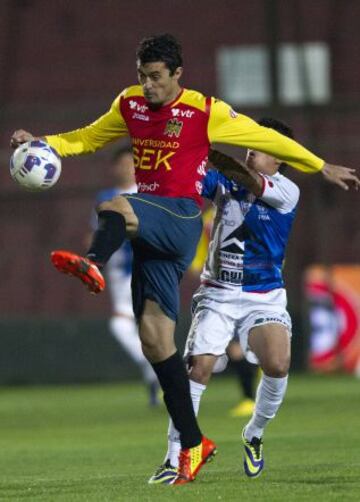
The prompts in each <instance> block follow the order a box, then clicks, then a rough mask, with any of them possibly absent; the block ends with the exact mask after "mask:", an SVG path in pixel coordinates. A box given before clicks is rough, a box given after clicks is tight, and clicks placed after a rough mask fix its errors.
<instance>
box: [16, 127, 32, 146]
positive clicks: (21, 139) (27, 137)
mask: <svg viewBox="0 0 360 502" xmlns="http://www.w3.org/2000/svg"><path fill="white" fill-rule="evenodd" d="M33 139H36V138H35V137H34V136H33V135H32V134H31V133H30V132H28V131H24V129H19V130H18V131H15V132H14V134H13V135H12V136H11V140H10V146H11V148H17V147H18V146H19V145H22V144H23V143H26V142H27V141H32V140H33Z"/></svg>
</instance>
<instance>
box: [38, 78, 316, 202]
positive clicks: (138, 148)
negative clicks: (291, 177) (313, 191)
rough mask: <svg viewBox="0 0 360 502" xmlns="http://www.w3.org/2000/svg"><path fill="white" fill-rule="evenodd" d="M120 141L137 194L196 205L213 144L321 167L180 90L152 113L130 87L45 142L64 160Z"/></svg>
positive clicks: (214, 103)
mask: <svg viewBox="0 0 360 502" xmlns="http://www.w3.org/2000/svg"><path fill="white" fill-rule="evenodd" d="M123 136H130V137H131V141H132V144H133V152H134V160H135V167H136V170H135V172H136V181H137V184H138V191H139V192H140V193H151V194H154V195H160V196H164V197H189V198H192V199H195V200H196V201H197V202H200V201H201V195H200V194H201V190H202V183H201V181H202V179H203V177H204V175H205V166H206V163H207V155H208V150H209V145H210V143H212V142H217V143H227V144H231V145H235V146H241V147H247V148H252V149H254V150H260V151H263V152H265V153H268V154H270V155H273V156H275V157H277V158H279V159H280V160H283V161H284V162H286V163H288V164H289V165H291V166H293V167H295V168H296V169H299V170H301V171H304V172H317V171H319V170H321V169H322V167H323V165H324V161H323V160H321V159H320V158H318V157H316V156H315V155H314V154H312V153H311V152H309V151H308V150H306V149H305V148H304V147H302V146H300V145H299V144H298V143H296V142H295V141H293V140H291V139H290V138H287V137H285V136H283V135H281V134H279V133H278V132H276V131H274V130H273V129H269V128H266V127H261V126H259V125H258V124H257V123H256V122H255V121H253V120H252V119H250V118H249V117H246V116H245V115H241V114H238V113H235V112H234V111H233V110H232V109H231V107H230V106H229V105H227V104H226V103H224V102H223V101H219V100H216V99H215V98H209V97H205V96H204V95H202V94H201V93H199V92H197V91H193V90H189V89H182V90H181V92H180V93H179V95H178V96H177V98H176V99H175V100H174V101H173V102H172V103H170V104H168V105H165V106H162V107H160V108H157V109H151V108H150V107H149V105H148V103H147V102H146V101H145V98H144V95H143V92H142V88H141V86H140V85H135V86H131V87H129V88H127V89H125V90H124V91H123V92H122V93H121V94H120V95H119V96H118V97H117V98H116V99H115V100H114V102H113V104H112V105H111V108H110V110H109V111H108V112H107V113H105V115H103V116H101V117H100V118H99V119H97V120H96V121H95V122H93V123H92V124H90V125H88V126H86V127H83V128H81V129H77V130H75V131H71V132H67V133H63V134H58V135H53V136H46V141H47V142H48V143H49V144H50V145H51V146H52V147H53V148H55V149H56V150H57V151H58V153H59V155H60V156H62V157H66V156H68V155H79V154H83V153H90V152H94V151H96V150H98V149H99V148H102V147H103V146H105V145H106V144H108V143H110V142H112V141H114V140H116V139H118V138H121V137H123Z"/></svg>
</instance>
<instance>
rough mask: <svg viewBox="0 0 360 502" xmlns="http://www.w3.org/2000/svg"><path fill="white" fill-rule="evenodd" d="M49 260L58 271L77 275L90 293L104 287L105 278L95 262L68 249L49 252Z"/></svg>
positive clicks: (95, 292) (99, 291) (94, 292)
mask: <svg viewBox="0 0 360 502" xmlns="http://www.w3.org/2000/svg"><path fill="white" fill-rule="evenodd" d="M51 262H52V264H53V265H54V267H55V268H57V269H58V270H59V272H63V273H64V274H68V275H73V276H74V277H78V278H79V279H80V280H81V281H82V282H83V283H84V284H85V286H87V288H88V289H89V290H90V292H91V293H93V294H95V295H96V294H97V293H101V291H103V290H104V289H105V279H104V277H103V275H102V274H101V272H100V270H99V269H98V267H97V266H96V264H95V263H93V262H92V261H90V260H88V259H87V258H83V257H82V256H78V255H77V254H75V253H71V252H70V251H62V250H57V251H53V252H52V253H51Z"/></svg>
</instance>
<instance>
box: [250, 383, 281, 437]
mask: <svg viewBox="0 0 360 502" xmlns="http://www.w3.org/2000/svg"><path fill="white" fill-rule="evenodd" d="M287 381H288V377H287V376H286V377H283V378H273V377H269V376H267V375H263V376H262V378H261V380H260V383H259V386H258V388H257V391H256V400H255V411H254V413H253V416H252V417H251V419H250V421H249V423H248V424H247V425H246V427H245V433H244V434H245V437H246V439H247V440H248V441H251V440H252V438H253V437H257V438H261V437H262V436H263V434H264V429H265V427H266V425H267V423H268V422H269V421H270V420H271V419H272V418H274V417H275V415H276V413H277V411H278V409H279V408H280V405H281V403H282V402H283V399H284V396H285V392H286V387H287Z"/></svg>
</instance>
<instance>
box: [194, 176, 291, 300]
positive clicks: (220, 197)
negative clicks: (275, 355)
mask: <svg viewBox="0 0 360 502" xmlns="http://www.w3.org/2000/svg"><path fill="white" fill-rule="evenodd" d="M262 178H263V193H262V195H261V196H260V197H259V198H256V197H255V195H253V194H252V193H251V192H249V191H248V190H246V189H245V188H244V187H242V186H241V185H238V184H237V183H235V182H233V181H231V180H229V179H228V178H226V177H225V176H224V175H223V174H221V173H220V172H219V171H217V170H209V171H208V173H207V175H206V177H205V180H204V183H203V192H202V195H203V197H206V198H208V199H210V200H212V201H213V203H214V204H215V206H216V215H215V220H214V225H213V228H212V233H211V237H210V244H209V251H208V257H207V260H206V263H205V266H204V269H203V271H202V274H201V280H202V281H203V282H205V283H207V284H210V285H211V284H214V285H215V286H221V287H225V288H230V289H233V288H237V287H241V288H242V290H243V291H248V292H252V291H253V292H256V291H258V292H264V291H270V290H272V289H275V288H282V287H283V286H284V282H283V277H282V264H283V260H284V255H285V248H286V245H287V241H288V238H289V233H290V230H291V226H292V223H293V220H294V217H295V212H296V206H297V203H298V200H299V195H300V191H299V188H298V186H297V185H296V184H295V183H293V182H292V181H291V180H289V179H288V178H286V177H285V176H283V175H281V174H280V173H276V174H275V175H273V176H267V175H262Z"/></svg>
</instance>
